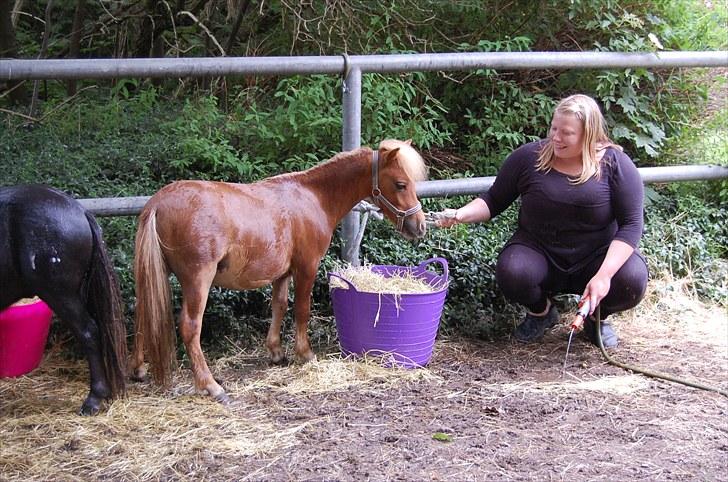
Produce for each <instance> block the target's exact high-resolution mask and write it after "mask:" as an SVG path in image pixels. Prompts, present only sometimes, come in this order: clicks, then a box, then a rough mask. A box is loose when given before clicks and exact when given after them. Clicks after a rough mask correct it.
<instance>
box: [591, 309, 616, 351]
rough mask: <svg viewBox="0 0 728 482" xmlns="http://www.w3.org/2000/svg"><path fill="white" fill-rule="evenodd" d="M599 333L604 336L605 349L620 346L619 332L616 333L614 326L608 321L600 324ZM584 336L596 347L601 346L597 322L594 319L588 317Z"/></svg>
mask: <svg viewBox="0 0 728 482" xmlns="http://www.w3.org/2000/svg"><path fill="white" fill-rule="evenodd" d="M599 333H600V334H601V336H602V345H604V348H614V347H616V346H617V345H619V337H618V336H617V332H615V331H614V328H612V325H611V324H610V323H609V322H608V321H604V320H602V321H600V322H599ZM584 334H585V335H586V337H587V338H588V339H589V341H590V342H591V343H592V345H594V346H599V341H598V340H597V322H596V321H595V320H594V318H593V317H591V316H587V318H586V320H584Z"/></svg>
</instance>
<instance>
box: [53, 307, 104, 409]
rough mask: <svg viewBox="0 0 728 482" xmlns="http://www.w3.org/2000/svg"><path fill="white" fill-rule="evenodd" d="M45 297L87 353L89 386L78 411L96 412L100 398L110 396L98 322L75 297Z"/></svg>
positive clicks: (99, 406) (101, 399)
mask: <svg viewBox="0 0 728 482" xmlns="http://www.w3.org/2000/svg"><path fill="white" fill-rule="evenodd" d="M44 300H45V301H46V302H47V303H48V305H49V306H50V307H51V309H52V310H53V311H54V312H55V313H56V315H58V317H59V318H60V319H61V320H63V321H64V322H66V323H67V324H68V326H70V328H71V331H72V332H73V335H74V337H75V338H76V340H78V344H79V346H80V347H81V349H82V350H83V352H84V354H85V355H86V360H87V361H88V368H89V378H90V383H89V385H90V387H89V393H88V396H87V397H86V400H84V402H83V404H82V405H81V409H80V410H79V414H80V415H96V414H97V413H98V412H99V410H100V408H101V402H102V401H103V400H105V399H107V398H109V397H111V388H110V387H109V383H108V381H107V379H106V375H105V373H104V368H103V362H102V356H101V346H100V343H101V335H100V333H99V326H98V323H96V320H95V319H93V318H92V317H91V315H89V313H88V312H87V311H86V309H85V308H84V306H83V304H82V303H81V300H80V299H78V298H69V297H66V298H62V299H58V298H57V297H48V298H47V299H46V298H44Z"/></svg>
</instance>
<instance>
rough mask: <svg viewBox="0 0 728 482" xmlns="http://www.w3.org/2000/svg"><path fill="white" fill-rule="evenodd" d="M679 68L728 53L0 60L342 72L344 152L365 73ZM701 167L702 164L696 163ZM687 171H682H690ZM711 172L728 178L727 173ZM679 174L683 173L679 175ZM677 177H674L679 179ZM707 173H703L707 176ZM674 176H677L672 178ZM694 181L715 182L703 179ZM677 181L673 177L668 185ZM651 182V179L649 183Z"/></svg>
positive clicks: (353, 229)
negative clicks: (486, 69)
mask: <svg viewBox="0 0 728 482" xmlns="http://www.w3.org/2000/svg"><path fill="white" fill-rule="evenodd" d="M679 67H728V51H703V52H697V51H692V52H691V51H688V52H466V53H443V54H395V55H352V56H349V55H341V56H301V57H290V56H289V57H212V58H154V59H64V60H31V59H4V60H0V80H9V81H12V80H23V79H26V80H42V79H60V80H63V79H113V78H123V77H154V78H175V77H205V76H228V75H233V76H234V75H296V74H340V75H342V77H343V78H344V83H343V86H342V87H343V89H342V98H343V129H342V146H343V150H351V149H355V148H357V147H359V146H360V143H361V76H362V74H363V73H396V72H413V71H456V70H473V69H478V68H489V69H500V70H519V69H529V70H533V69H624V68H647V69H670V68H679ZM695 167H700V166H695ZM686 168H687V166H683V167H679V168H654V169H678V170H680V171H685V170H686ZM716 169H717V170H714V171H711V172H713V173H716V172H717V173H718V174H717V176H718V177H727V176H728V174H726V170H728V169H727V168H716ZM675 175H676V176H677V174H675ZM671 176H672V175H671ZM701 176H702V174H701ZM669 177H670V176H669ZM678 177H679V176H678ZM693 179H707V178H706V177H698V178H693ZM670 180H675V179H667V178H666V179H665V180H664V181H653V182H668V181H670ZM679 180H687V179H685V178H683V179H679ZM647 182H649V181H647ZM491 183H492V179H490V178H476V179H466V180H450V181H430V182H429V183H428V182H424V183H422V184H421V185H418V193H419V194H420V195H421V196H422V197H433V196H450V195H462V194H476V193H479V192H483V191H485V190H486V189H487V188H489V187H490V184H491ZM146 199H148V197H133V198H106V199H96V200H84V203H85V204H86V205H87V206H89V207H90V209H91V210H92V211H94V212H96V213H97V214H99V215H128V214H135V213H137V212H139V210H140V209H141V207H142V206H143V205H144V203H145V202H146ZM359 229H361V227H360V225H359V214H358V213H356V212H352V213H350V214H349V215H347V216H346V218H345V219H344V220H343V222H342V236H343V237H344V238H345V240H346V246H345V247H344V252H343V253H342V254H343V257H344V259H346V260H347V261H350V262H354V263H355V264H358V261H359V246H357V245H355V243H354V240H355V239H356V238H357V233H358V231H359Z"/></svg>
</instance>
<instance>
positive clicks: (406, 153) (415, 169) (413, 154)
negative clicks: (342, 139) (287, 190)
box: [270, 139, 427, 181]
mask: <svg viewBox="0 0 728 482" xmlns="http://www.w3.org/2000/svg"><path fill="white" fill-rule="evenodd" d="M379 148H380V149H388V150H392V149H396V148H399V154H398V156H397V158H398V160H399V164H400V166H401V167H402V169H403V170H404V171H405V172H406V173H407V175H408V176H409V177H410V178H411V179H412V180H414V181H424V180H425V179H427V166H426V165H425V161H424V160H423V159H422V156H420V154H419V153H418V152H417V151H416V150H415V149H414V148H413V147H412V146H411V145H410V144H409V143H408V142H404V141H398V140H396V139H386V140H383V141H382V142H380V143H379ZM361 149H362V148H359V149H356V151H361ZM348 156H351V152H339V153H338V154H336V155H334V157H332V158H331V159H329V160H326V161H323V162H321V163H320V164H317V165H315V166H313V167H310V168H309V169H307V170H305V171H298V172H287V173H284V174H279V175H277V176H274V177H273V178H270V179H280V178H284V179H285V178H287V177H292V176H300V175H305V176H311V175H314V174H315V173H317V172H318V171H325V170H326V169H328V166H329V165H330V164H333V163H335V162H336V161H338V160H339V159H341V158H342V157H348Z"/></svg>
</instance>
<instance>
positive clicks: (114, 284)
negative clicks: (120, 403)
mask: <svg viewBox="0 0 728 482" xmlns="http://www.w3.org/2000/svg"><path fill="white" fill-rule="evenodd" d="M86 219H87V220H88V225H89V227H90V228H91V233H92V236H93V252H92V254H91V267H90V269H89V273H88V277H87V284H86V286H87V288H86V289H87V298H86V308H87V310H88V311H89V313H90V314H91V316H92V317H93V318H94V319H95V320H96V322H97V324H98V329H99V338H100V343H101V359H102V363H103V367H104V373H105V375H106V379H107V381H108V383H109V389H110V390H111V398H118V397H121V396H123V395H124V394H125V393H126V381H125V380H126V362H127V356H128V349H127V345H126V325H125V323H124V310H123V307H122V302H121V291H120V289H119V281H118V279H117V277H116V273H115V272H114V268H113V266H112V264H111V260H110V259H109V255H108V253H107V252H106V247H105V245H104V241H103V238H102V236H101V228H99V225H98V223H97V222H96V219H95V218H94V216H93V215H92V214H91V213H89V212H86Z"/></svg>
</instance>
